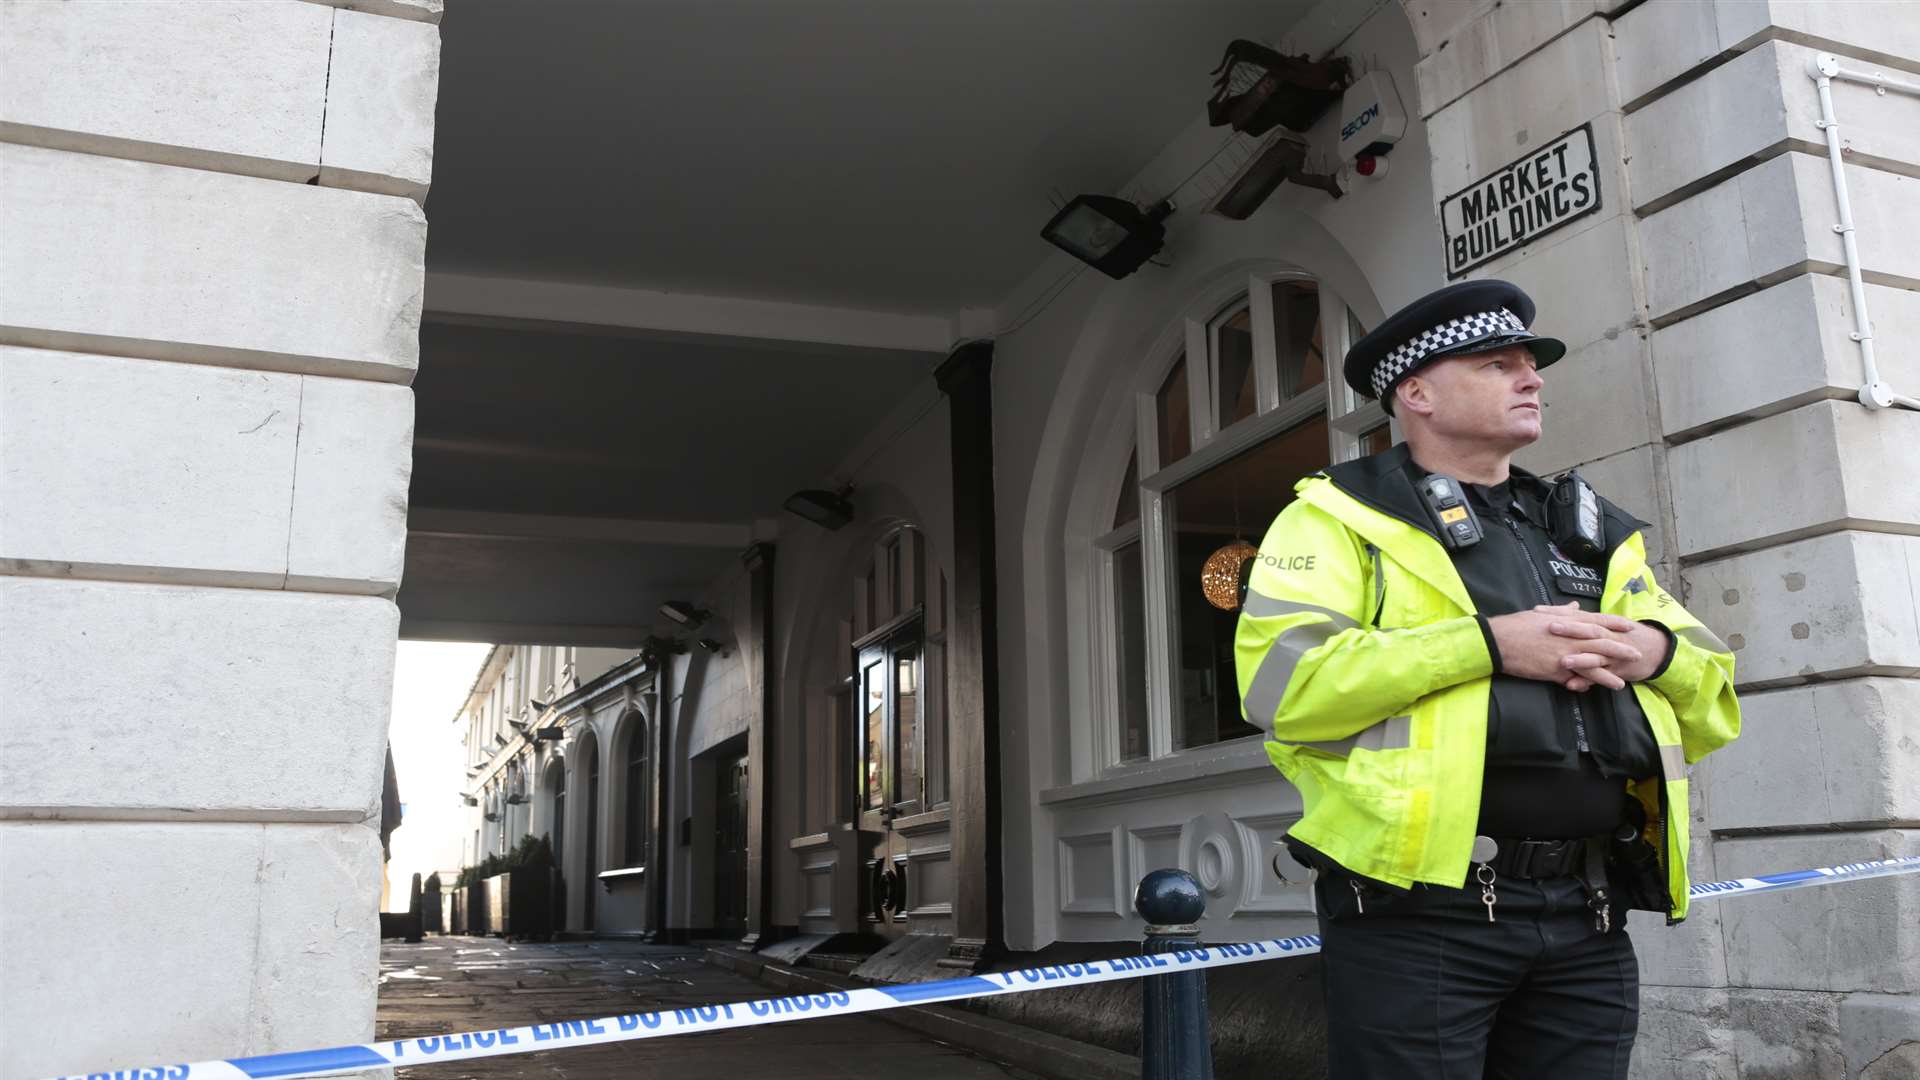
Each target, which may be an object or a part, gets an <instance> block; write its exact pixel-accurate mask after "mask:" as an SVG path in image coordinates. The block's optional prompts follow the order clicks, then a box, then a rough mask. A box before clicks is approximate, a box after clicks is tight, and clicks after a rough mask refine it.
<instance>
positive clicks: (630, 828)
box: [622, 714, 649, 866]
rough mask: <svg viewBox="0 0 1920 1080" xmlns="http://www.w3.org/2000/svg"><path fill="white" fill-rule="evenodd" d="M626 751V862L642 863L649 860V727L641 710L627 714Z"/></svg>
mask: <svg viewBox="0 0 1920 1080" xmlns="http://www.w3.org/2000/svg"><path fill="white" fill-rule="evenodd" d="M627 723H628V725H629V729H630V730H629V731H628V732H627V754H626V763H625V769H624V770H623V772H624V777H623V778H624V779H625V781H626V808H625V811H626V812H625V814H624V815H623V817H622V823H623V826H624V831H625V835H626V851H625V852H624V853H623V854H624V855H625V860H624V861H625V863H626V865H628V866H643V865H645V864H646V861H647V792H648V779H649V778H648V774H647V728H646V724H645V722H644V721H642V720H641V718H640V717H639V715H638V714H635V715H633V716H630V717H628V718H627Z"/></svg>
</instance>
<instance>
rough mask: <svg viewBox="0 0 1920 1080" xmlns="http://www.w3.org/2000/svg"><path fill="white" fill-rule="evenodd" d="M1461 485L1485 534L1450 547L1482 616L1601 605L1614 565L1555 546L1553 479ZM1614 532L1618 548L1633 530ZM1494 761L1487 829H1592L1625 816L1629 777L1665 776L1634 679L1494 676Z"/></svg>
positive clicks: (1417, 472) (1552, 833)
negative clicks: (1614, 684)
mask: <svg viewBox="0 0 1920 1080" xmlns="http://www.w3.org/2000/svg"><path fill="white" fill-rule="evenodd" d="M1407 468H1408V470H1409V472H1410V474H1411V476H1410V479H1411V478H1416V477H1419V476H1421V475H1424V471H1423V470H1421V469H1420V468H1419V466H1417V465H1414V464H1412V463H1411V461H1409V462H1408V466H1407ZM1462 486H1463V487H1465V488H1466V491H1467V499H1468V501H1469V502H1471V503H1472V504H1473V509H1474V512H1475V513H1476V514H1478V515H1479V517H1480V525H1481V529H1482V531H1483V533H1484V534H1485V538H1484V539H1483V540H1481V542H1480V543H1478V544H1476V545H1474V546H1473V547H1470V548H1464V549H1461V550H1458V551H1453V552H1450V553H1449V554H1450V555H1451V556H1452V558H1453V565H1454V568H1455V569H1456V570H1458V571H1459V573H1460V578H1461V581H1462V582H1463V583H1464V584H1465V585H1466V587H1467V595H1468V596H1470V597H1472V599H1473V604H1474V607H1475V608H1476V609H1478V611H1479V612H1480V613H1481V614H1482V615H1486V616H1488V617H1490V618H1491V617H1492V616H1495V615H1505V614H1509V613H1512V612H1516V611H1527V610H1530V609H1531V608H1533V607H1535V606H1536V605H1540V604H1554V605H1560V604H1567V603H1576V604H1578V605H1579V606H1580V609H1581V610H1583V611H1598V610H1600V594H1601V588H1602V586H1603V584H1604V582H1605V573H1604V570H1603V569H1601V567H1600V566H1592V565H1585V564H1582V563H1579V562H1576V561H1575V560H1573V559H1571V558H1569V557H1568V556H1567V555H1566V554H1565V553H1564V552H1562V551H1561V550H1560V549H1559V548H1558V547H1557V546H1556V545H1555V544H1554V543H1553V540H1552V538H1551V536H1550V535H1549V534H1548V531H1547V516H1546V499H1547V495H1548V492H1549V491H1550V488H1549V486H1548V485H1547V484H1546V483H1545V482H1544V481H1542V480H1540V479H1539V478H1538V477H1535V476H1533V475H1532V474H1529V473H1523V472H1521V471H1520V470H1517V469H1516V470H1514V472H1513V477H1512V479H1511V480H1509V481H1508V482H1507V483H1504V484H1498V485H1495V486H1493V487H1484V486H1481V485H1478V484H1465V485H1462ZM1608 524H1609V526H1610V527H1611V526H1612V524H1613V523H1612V522H1609V523H1608ZM1611 531H1614V530H1612V529H1611V528H1610V532H1611ZM1607 539H1608V551H1609V552H1611V550H1612V548H1613V546H1614V545H1617V544H1618V543H1619V542H1620V541H1621V540H1623V539H1625V537H1624V536H1615V535H1609V536H1608V538H1607ZM1486 768H1487V771H1486V778H1485V781H1484V785H1483V787H1482V791H1481V800H1480V831H1481V832H1482V833H1484V834H1486V835H1489V836H1527V837H1536V838H1540V839H1555V838H1565V837H1579V836H1593V835H1597V834H1601V833H1605V832H1608V831H1610V830H1611V829H1612V828H1613V827H1614V826H1616V825H1618V824H1619V823H1620V822H1621V821H1622V820H1623V817H1624V815H1625V813H1626V806H1627V803H1626V799H1627V796H1626V794H1625V791H1624V788H1625V784H1624V781H1626V780H1629V779H1634V780H1638V779H1643V778H1645V777H1649V776H1654V775H1657V774H1658V773H1659V770H1660V751H1659V746H1658V744H1657V743H1656V742H1655V741H1654V738H1653V730H1652V728H1651V727H1649V726H1648V723H1647V718H1646V714H1645V713H1644V712H1642V711H1641V709H1640V703H1639V702H1638V701H1637V700H1636V699H1635V698H1634V696H1633V690H1632V688H1631V687H1629V688H1628V689H1625V690H1609V689H1607V688H1606V687H1601V686H1596V687H1594V688H1593V689H1591V690H1588V691H1586V692H1585V693H1580V694H1575V693H1573V692H1571V691H1569V690H1567V689H1566V688H1565V687H1562V686H1557V685H1555V684H1553V683H1548V682H1541V681H1539V680H1536V679H1522V678H1516V677H1514V676H1511V675H1495V676H1494V677H1493V685H1492V692H1491V695H1490V699H1489V702H1488V706H1487V766H1486Z"/></svg>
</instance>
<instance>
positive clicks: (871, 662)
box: [855, 610, 927, 937]
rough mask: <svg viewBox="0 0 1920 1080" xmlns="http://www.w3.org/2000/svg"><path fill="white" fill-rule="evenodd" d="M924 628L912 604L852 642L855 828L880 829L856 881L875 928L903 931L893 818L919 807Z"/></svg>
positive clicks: (903, 863)
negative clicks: (855, 701)
mask: <svg viewBox="0 0 1920 1080" xmlns="http://www.w3.org/2000/svg"><path fill="white" fill-rule="evenodd" d="M923 637H924V635H923V631H922V627H921V618H920V612H919V611H918V610H915V611H913V612H910V613H909V614H908V615H906V616H905V617H903V618H900V619H897V620H895V621H894V622H893V623H891V624H890V625H887V626H883V627H881V628H880V629H879V630H878V631H876V632H875V633H873V634H871V635H869V636H868V638H867V639H866V640H864V641H862V642H861V643H859V645H858V650H857V654H858V671H859V674H858V675H857V676H856V679H857V684H856V689H855V692H856V693H857V694H858V695H859V697H858V700H859V703H860V704H859V706H858V708H859V719H858V721H857V723H858V735H857V738H856V740H855V743H856V745H857V746H858V747H859V748H860V751H859V752H860V761H859V767H858V769H857V771H856V773H855V775H856V777H857V778H858V779H857V783H858V785H859V789H858V791H857V792H856V795H855V798H856V800H857V806H856V812H857V814H858V816H859V822H860V828H861V829H863V830H865V831H868V832H873V833H876V834H878V835H879V840H878V842H877V843H876V844H875V846H874V852H873V857H872V859H871V860H869V861H868V862H867V864H866V866H865V870H866V873H865V874H864V875H863V880H862V882H861V892H862V894H863V896H862V900H861V904H860V909H861V918H862V920H863V921H864V922H865V923H866V924H868V925H869V926H870V927H871V928H872V929H873V930H874V931H875V932H876V933H879V934H880V935H882V936H884V937H896V936H898V935H900V934H904V933H906V931H907V926H906V921H907V911H908V909H909V908H910V907H912V906H913V905H914V903H915V900H914V898H913V897H911V896H909V895H908V891H907V885H908V875H907V843H906V840H905V838H904V837H902V836H901V835H900V834H899V833H897V832H896V831H895V830H894V821H895V819H897V818H901V817H907V816H911V815H914V814H918V813H920V812H921V811H922V810H923V809H924V808H925V807H926V802H927V800H926V791H925V775H924V774H925V770H924V768H923V765H924V762H925V760H926V757H925V747H924V746H923V745H922V739H923V735H924V733H923V731H922V726H923V725H922V724H921V723H920V719H921V709H920V684H921V662H920V661H921V656H922V652H923Z"/></svg>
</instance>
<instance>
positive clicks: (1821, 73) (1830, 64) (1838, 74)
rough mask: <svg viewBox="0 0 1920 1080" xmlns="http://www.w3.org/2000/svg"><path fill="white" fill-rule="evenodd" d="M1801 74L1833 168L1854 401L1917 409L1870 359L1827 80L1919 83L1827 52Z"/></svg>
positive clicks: (1883, 85) (1885, 85)
mask: <svg viewBox="0 0 1920 1080" xmlns="http://www.w3.org/2000/svg"><path fill="white" fill-rule="evenodd" d="M1807 74H1808V75H1809V76H1810V77H1811V78H1812V79H1813V81H1814V84H1815V85H1817V86H1818V87H1819V88H1820V121H1819V126H1820V129H1821V130H1822V131H1824V132H1826V134H1827V164H1828V165H1829V166H1831V167H1832V169H1833V201H1834V203H1835V204H1836V206H1837V207H1838V208H1839V211H1840V223H1839V224H1838V225H1835V226H1834V227H1833V231H1834V232H1837V233H1839V234H1840V247H1841V250H1842V251H1844V252H1845V253H1846V260H1847V289H1848V291H1849V292H1851V293H1852V294H1853V333H1852V334H1849V335H1848V336H1849V337H1851V338H1852V339H1853V340H1854V341H1856V342H1858V343H1859V345H1860V366H1861V368H1862V370H1863V371H1864V373H1865V375H1866V381H1865V382H1864V383H1862V384H1861V386H1860V395H1859V396H1860V404H1862V405H1865V406H1866V407H1867V408H1869V409H1885V408H1890V407H1893V406H1900V407H1903V408H1908V409H1920V401H1917V400H1915V399H1913V398H1911V397H1908V396H1906V395H1905V394H1899V393H1895V392H1894V389H1893V387H1891V386H1889V385H1887V384H1886V383H1884V382H1881V381H1880V367H1879V365H1878V364H1876V363H1875V362H1874V359H1873V324H1872V323H1871V322H1870V321H1869V320H1868V319H1867V288H1866V285H1865V284H1864V283H1862V282H1861V280H1860V249H1859V247H1858V246H1857V245H1855V244H1854V242H1853V203H1852V202H1851V201H1849V200H1848V198H1847V174H1846V170H1845V168H1844V167H1843V159H1842V157H1841V148H1840V121H1839V120H1837V119H1835V118H1834V115H1833V80H1835V79H1842V80H1845V81H1847V82H1856V83H1861V84H1864V85H1867V86H1871V87H1873V89H1874V93H1876V94H1879V95H1881V96H1882V97H1885V96H1886V93H1887V91H1889V90H1896V91H1899V92H1900V93H1903V94H1912V95H1914V96H1915V97H1920V83H1910V82H1903V81H1901V80H1899V79H1893V78H1889V77H1888V76H1887V75H1885V74H1884V73H1882V72H1878V71H1874V72H1864V71H1850V70H1848V69H1847V68H1845V67H1842V66H1841V64H1840V58H1839V57H1837V56H1834V55H1833V54H1832V53H1821V54H1820V55H1818V56H1816V57H1814V58H1813V60H1812V62H1811V63H1810V64H1808V72H1807Z"/></svg>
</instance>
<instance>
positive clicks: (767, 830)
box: [740, 542, 781, 949]
mask: <svg viewBox="0 0 1920 1080" xmlns="http://www.w3.org/2000/svg"><path fill="white" fill-rule="evenodd" d="M740 561H741V563H742V564H743V565H744V566H746V568H747V610H748V611H749V613H750V614H749V619H750V620H751V629H750V630H749V632H748V633H747V635H746V637H745V638H744V639H743V640H742V641H741V642H740V648H741V650H742V651H743V652H744V653H745V654H746V655H745V656H743V657H742V659H743V660H744V661H745V666H746V670H747V701H748V702H749V703H750V704H751V707H752V709H753V716H752V717H751V718H750V719H749V720H748V724H747V934H746V936H745V937H743V938H741V939H740V944H741V945H742V946H743V947H745V948H749V949H751V948H754V947H756V946H759V945H770V944H772V943H773V942H775V941H778V940H780V937H781V933H780V930H779V928H778V927H776V926H775V925H774V918H773V860H774V859H775V858H776V857H777V855H776V853H775V850H774V849H775V846H776V845H778V844H779V840H778V837H779V835H780V833H779V830H777V829H776V828H775V827H774V823H773V809H774V793H775V787H774V783H773V777H772V776H771V775H770V772H771V770H772V765H773V755H774V752H775V750H774V742H775V737H774V721H773V713H774V694H775V691H774V682H773V678H774V673H773V656H774V651H773V545H772V544H769V543H764V542H763V543H758V544H755V545H753V546H752V547H750V548H748V549H747V550H746V553H745V554H743V555H741V556H740Z"/></svg>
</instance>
